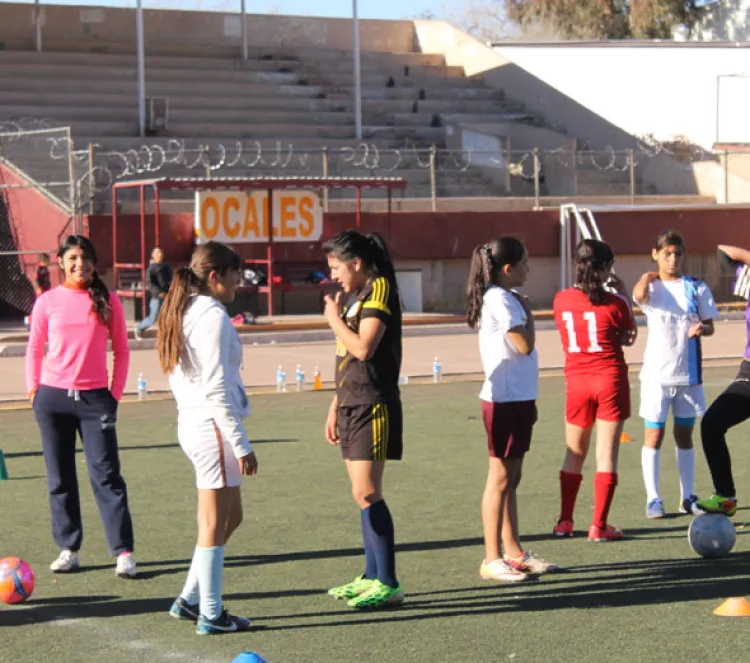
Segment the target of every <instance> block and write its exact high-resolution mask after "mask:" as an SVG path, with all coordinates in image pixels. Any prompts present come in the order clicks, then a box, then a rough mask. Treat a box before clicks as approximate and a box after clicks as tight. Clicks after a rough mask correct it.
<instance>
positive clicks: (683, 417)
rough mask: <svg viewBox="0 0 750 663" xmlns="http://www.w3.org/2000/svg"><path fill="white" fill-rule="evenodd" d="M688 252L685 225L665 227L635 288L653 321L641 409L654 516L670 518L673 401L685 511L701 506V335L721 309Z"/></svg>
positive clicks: (644, 466) (645, 479)
mask: <svg viewBox="0 0 750 663" xmlns="http://www.w3.org/2000/svg"><path fill="white" fill-rule="evenodd" d="M684 255H685V241H684V240H683V238H682V236H681V235H680V234H679V233H678V232H677V231H675V230H667V231H665V232H663V233H661V234H660V235H659V236H658V237H657V238H656V241H655V243H654V248H653V250H652V251H651V256H652V258H653V259H654V262H656V265H657V268H658V271H656V272H646V273H645V274H644V275H643V276H641V278H640V280H639V281H638V283H636V285H635V288H633V300H634V301H635V303H636V304H638V306H640V307H641V310H642V311H643V313H644V314H645V315H646V321H647V323H648V338H647V340H646V350H645V353H644V356H643V367H642V368H641V375H640V378H641V406H640V416H641V417H642V418H643V420H644V423H645V434H644V439H643V449H642V451H641V466H642V469H643V482H644V484H645V486H646V516H647V517H648V518H663V517H664V501H663V500H662V498H661V495H660V493H659V455H660V449H661V444H662V442H663V440H664V428H665V426H666V422H667V416H668V414H669V410H670V408H671V409H672V411H673V416H674V439H675V443H676V445H677V468H678V469H679V472H680V491H681V497H680V506H679V512H680V513H701V509H700V508H699V507H698V506H697V505H696V502H697V497H696V496H695V495H694V493H693V484H694V479H695V451H694V449H693V428H694V426H695V420H696V419H697V418H698V417H700V416H703V413H704V412H705V410H706V400H705V397H704V395H703V376H702V366H701V364H702V361H701V341H700V338H701V336H711V334H713V333H714V326H713V321H712V318H715V317H716V315H717V310H716V304H715V303H714V298H713V295H712V294H711V290H710V289H709V288H708V286H707V285H706V284H705V283H704V282H703V281H699V280H698V279H695V278H693V277H691V276H684V275H683V273H682V261H683V258H684Z"/></svg>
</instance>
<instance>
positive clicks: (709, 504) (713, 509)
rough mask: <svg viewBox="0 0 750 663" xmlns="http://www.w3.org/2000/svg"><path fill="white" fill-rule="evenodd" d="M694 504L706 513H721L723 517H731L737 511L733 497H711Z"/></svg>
mask: <svg viewBox="0 0 750 663" xmlns="http://www.w3.org/2000/svg"><path fill="white" fill-rule="evenodd" d="M696 504H697V505H698V508H699V509H702V510H703V511H705V512H706V513H723V514H724V515H725V516H733V515H734V514H735V513H736V511H737V500H736V499H735V498H734V497H723V496H721V495H711V497H707V498H706V499H705V500H698V501H697V502H696Z"/></svg>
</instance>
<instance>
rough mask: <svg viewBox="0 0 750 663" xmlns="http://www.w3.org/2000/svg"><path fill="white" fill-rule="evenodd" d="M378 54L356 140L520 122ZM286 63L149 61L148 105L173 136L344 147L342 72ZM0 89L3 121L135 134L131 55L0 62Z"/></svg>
mask: <svg viewBox="0 0 750 663" xmlns="http://www.w3.org/2000/svg"><path fill="white" fill-rule="evenodd" d="M382 55H383V54H379V53H377V54H376V53H373V54H370V53H363V54H362V97H363V109H362V110H363V134H364V137H365V138H368V139H370V138H373V139H382V140H383V141H386V140H391V141H393V140H396V141H397V140H402V139H404V138H407V137H408V138H412V139H415V140H417V141H421V142H422V143H424V144H427V145H429V144H435V145H437V146H441V145H442V143H443V133H444V132H443V131H441V130H440V128H439V127H433V126H431V125H432V124H434V122H435V116H436V115H438V116H439V115H440V114H441V113H446V114H450V116H451V117H453V118H455V119H460V118H461V116H462V115H464V114H465V115H466V116H467V120H470V121H476V118H478V117H481V118H484V119H487V118H493V119H514V118H518V117H519V115H523V113H522V111H523V109H522V108H520V107H519V106H518V105H517V104H511V103H508V102H507V101H505V100H503V98H502V94H501V93H500V92H499V91H497V90H493V89H492V88H488V87H484V86H483V84H482V81H481V80H477V79H468V78H466V77H464V76H462V72H461V71H459V70H458V68H456V67H446V66H445V65H444V64H434V60H435V58H434V57H433V56H420V54H417V53H405V54H402V55H403V58H396V57H395V54H392V55H391V57H389V58H386V59H384V58H383V57H382ZM267 56H268V53H266V55H265V56H264V57H267ZM292 57H293V56H292V55H290V54H288V53H284V52H278V53H275V54H271V58H272V59H263V58H261V57H258V58H257V59H249V60H247V61H244V62H243V61H241V60H237V59H232V60H228V59H225V60H222V59H216V58H211V59H202V58H195V57H163V56H157V57H149V58H147V59H146V94H147V96H149V97H167V98H168V99H169V127H168V130H167V134H168V135H170V136H177V137H215V138H219V137H222V138H253V139H255V138H263V139H266V138H281V139H305V138H325V139H332V138H344V139H353V138H354V114H353V110H354V109H353V85H354V84H353V78H352V73H351V62H350V61H349V60H348V59H347V60H346V61H342V60H341V58H334V57H332V54H331V53H327V52H326V51H325V49H319V50H317V51H314V52H313V51H310V52H308V53H306V54H304V56H303V55H302V54H300V55H298V56H296V58H295V59H291V58H292ZM389 62H390V63H389ZM415 62H416V63H419V64H415ZM409 63H411V64H409ZM0 87H2V89H3V95H2V98H1V99H0V118H2V119H12V118H24V117H44V118H50V119H51V120H54V121H60V122H63V123H65V124H66V125H69V126H70V127H71V129H72V131H73V133H74V135H75V136H76V138H78V137H80V138H81V140H83V141H85V140H86V139H90V138H96V139H99V140H100V139H102V138H104V137H126V136H133V134H134V133H135V132H136V131H137V123H138V114H137V106H136V104H135V103H134V102H135V100H136V96H135V95H136V93H137V87H136V60H135V57H134V56H128V55H109V54H98V53H33V52H18V51H5V52H0ZM420 97H424V98H423V99H420ZM415 103H416V107H415Z"/></svg>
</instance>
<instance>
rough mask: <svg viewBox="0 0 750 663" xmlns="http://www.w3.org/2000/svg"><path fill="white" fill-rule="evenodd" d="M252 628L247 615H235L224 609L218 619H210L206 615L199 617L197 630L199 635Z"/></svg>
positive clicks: (237, 631) (236, 631) (234, 631)
mask: <svg viewBox="0 0 750 663" xmlns="http://www.w3.org/2000/svg"><path fill="white" fill-rule="evenodd" d="M249 630H250V620H249V619H248V618H247V617H235V616H234V615H230V614H229V611H228V610H222V611H221V614H220V615H219V616H218V617H217V618H216V619H209V618H208V617H205V616H204V615H201V616H200V617H198V625H197V626H196V629H195V632H196V633H197V634H198V635H218V634H220V633H239V632H240V631H249Z"/></svg>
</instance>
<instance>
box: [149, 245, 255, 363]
mask: <svg viewBox="0 0 750 663" xmlns="http://www.w3.org/2000/svg"><path fill="white" fill-rule="evenodd" d="M241 265H242V260H241V259H240V257H239V255H237V253H235V252H234V250H232V249H231V248H229V247H228V246H227V245H226V244H222V243H221V242H206V243H205V244H202V245H200V246H198V247H197V248H196V249H195V251H193V256H192V258H191V259H190V266H189V267H180V268H179V269H178V270H176V271H175V273H174V276H173V277H172V283H171V285H170V286H169V292H168V293H167V296H166V297H165V298H164V303H163V304H162V309H161V312H160V315H159V320H158V323H157V330H158V331H157V337H156V351H157V354H158V355H159V365H160V366H161V369H162V371H164V373H166V374H169V373H171V372H172V371H173V370H174V369H175V367H176V366H177V364H179V363H180V361H185V360H186V359H187V356H186V354H185V334H184V332H183V329H182V325H183V320H184V318H185V311H187V307H188V304H189V303H190V296H191V295H192V294H194V293H201V294H202V293H205V292H206V288H207V286H208V277H209V275H210V274H211V272H216V273H217V274H218V275H219V276H223V275H224V274H226V273H227V272H228V271H229V270H230V269H232V270H239V268H240V266H241Z"/></svg>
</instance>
